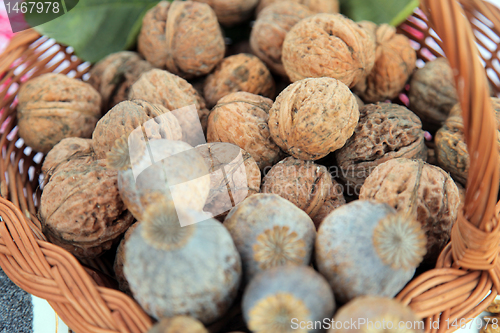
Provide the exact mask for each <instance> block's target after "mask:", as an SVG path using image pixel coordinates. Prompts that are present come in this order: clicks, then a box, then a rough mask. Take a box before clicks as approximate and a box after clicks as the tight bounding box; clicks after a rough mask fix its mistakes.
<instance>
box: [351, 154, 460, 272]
mask: <svg viewBox="0 0 500 333" xmlns="http://www.w3.org/2000/svg"><path fill="white" fill-rule="evenodd" d="M359 198H360V199H361V200H376V201H380V202H386V203H388V204H389V205H391V206H392V207H394V208H396V209H397V210H398V211H401V212H403V213H407V214H415V215H416V218H417V220H418V221H419V222H420V224H421V225H422V228H423V230H424V231H425V233H426V235H427V254H426V256H425V258H424V262H427V263H428V264H434V263H435V261H436V259H437V257H438V256H439V254H440V253H441V250H442V249H443V248H444V246H445V245H446V244H447V243H448V241H449V239H450V232H451V227H452V226H453V223H455V220H456V219H457V214H458V207H459V204H460V196H459V192H458V189H457V186H456V185H455V183H454V182H453V179H451V177H450V176H449V175H448V173H446V172H445V171H444V170H443V169H441V168H439V167H436V166H433V165H429V164H427V163H425V162H424V161H422V160H410V159H406V158H396V159H393V160H390V161H387V162H385V163H382V164H380V165H379V166H378V167H377V168H375V170H373V172H372V173H371V174H370V176H368V178H366V180H365V183H364V184H363V186H362V187H361V193H360V195H359Z"/></svg>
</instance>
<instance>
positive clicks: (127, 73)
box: [88, 51, 153, 113]
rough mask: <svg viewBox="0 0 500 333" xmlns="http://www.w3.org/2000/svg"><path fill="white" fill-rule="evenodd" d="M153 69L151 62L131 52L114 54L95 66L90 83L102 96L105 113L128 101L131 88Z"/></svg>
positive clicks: (91, 71) (91, 72)
mask: <svg viewBox="0 0 500 333" xmlns="http://www.w3.org/2000/svg"><path fill="white" fill-rule="evenodd" d="M151 69H153V66H152V65H151V64H150V63H149V62H147V61H145V60H144V59H142V58H141V56H140V55H139V54H137V53H135V52H131V51H122V52H117V53H113V54H111V55H109V56H107V57H106V58H104V59H102V60H101V61H99V62H98V63H97V64H95V65H94V66H93V67H92V69H91V70H90V78H89V80H88V83H89V84H90V85H91V86H92V87H94V89H95V90H97V91H98V92H99V93H100V94H101V97H102V104H103V113H106V112H107V111H108V110H110V109H111V108H112V107H113V106H115V105H116V104H118V103H120V102H122V101H125V100H127V98H128V91H129V89H130V86H131V85H132V84H134V82H135V81H137V80H138V79H139V77H140V76H141V75H142V74H143V73H145V72H147V71H149V70H151Z"/></svg>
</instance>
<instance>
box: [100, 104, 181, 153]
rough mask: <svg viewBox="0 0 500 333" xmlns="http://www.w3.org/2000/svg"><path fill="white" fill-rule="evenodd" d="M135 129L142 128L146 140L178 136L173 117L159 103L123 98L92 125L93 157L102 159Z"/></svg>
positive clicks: (176, 138) (179, 138)
mask: <svg viewBox="0 0 500 333" xmlns="http://www.w3.org/2000/svg"><path fill="white" fill-rule="evenodd" d="M138 128H143V129H144V130H145V132H146V134H147V137H148V139H149V140H154V139H169V140H181V139H182V129H181V126H180V125H179V122H178V120H177V118H176V117H174V116H173V115H171V114H169V111H168V110H167V109H165V108H164V107H163V106H162V105H159V104H151V103H149V102H146V101H143V100H133V101H123V102H121V103H118V104H117V105H116V106H115V107H114V108H112V109H111V110H109V112H108V113H106V114H105V115H104V117H102V118H101V120H99V122H98V123H97V125H96V127H95V130H94V133H93V134H92V141H93V146H94V147H95V148H94V150H95V153H96V155H97V158H99V159H103V158H106V156H107V154H108V153H110V152H111V150H112V148H113V147H114V146H115V144H117V143H116V141H117V140H118V139H121V138H122V137H125V138H127V139H128V137H129V135H130V134H131V133H132V131H134V130H136V129H138Z"/></svg>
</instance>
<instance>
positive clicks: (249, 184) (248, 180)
mask: <svg viewBox="0 0 500 333" xmlns="http://www.w3.org/2000/svg"><path fill="white" fill-rule="evenodd" d="M195 149H196V151H197V152H198V153H199V154H200V155H201V156H202V157H203V158H204V159H205V162H206V163H207V167H208V171H209V172H210V193H209V194H208V198H207V200H206V202H205V206H204V207H203V210H204V211H205V212H209V213H211V214H212V215H213V216H214V217H215V218H217V219H218V220H220V221H223V220H224V217H226V215H227V213H228V212H229V211H230V210H231V208H233V207H234V206H236V205H238V204H239V203H240V202H242V201H243V200H245V199H246V198H248V197H249V196H251V195H253V194H256V193H259V192H260V180H261V175H260V170H259V167H258V166H257V163H256V162H255V160H254V159H253V158H252V156H250V154H249V153H247V152H246V151H244V150H243V149H241V148H240V147H238V146H236V145H232V144H230V143H225V142H214V143H207V144H204V145H199V146H196V147H195Z"/></svg>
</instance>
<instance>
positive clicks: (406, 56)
mask: <svg viewBox="0 0 500 333" xmlns="http://www.w3.org/2000/svg"><path fill="white" fill-rule="evenodd" d="M360 24H361V26H363V27H364V28H365V29H367V30H368V29H373V30H372V31H373V35H374V36H375V38H376V52H375V54H376V56H375V65H374V66H373V69H372V71H371V72H370V74H368V76H367V77H366V79H365V80H363V81H360V82H359V83H358V84H357V85H356V86H355V87H354V92H355V93H356V94H358V95H359V96H360V97H361V98H362V99H363V100H364V101H365V102H378V101H385V100H388V99H390V100H392V99H394V98H395V97H397V96H398V94H399V93H400V92H401V91H402V90H403V88H404V86H405V84H406V82H407V81H408V79H409V78H410V75H411V74H412V73H413V71H414V70H415V66H416V63H417V54H416V52H415V50H414V49H413V47H412V46H411V44H410V40H409V39H408V38H407V37H406V36H404V35H401V34H398V33H396V28H395V27H393V26H390V25H388V24H382V25H380V26H377V25H372V24H368V25H367V24H363V22H361V23H360Z"/></svg>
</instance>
